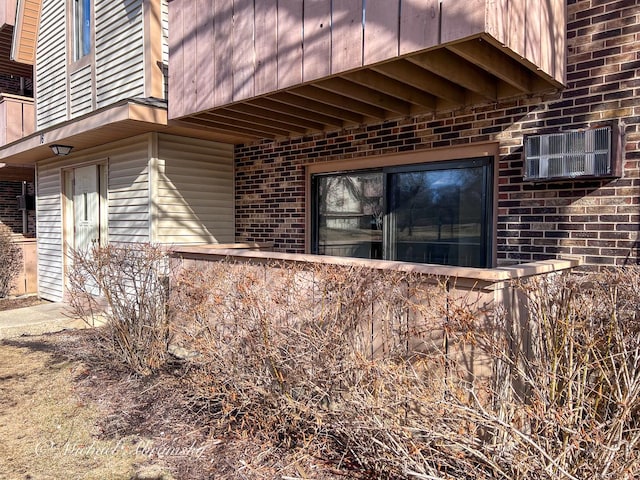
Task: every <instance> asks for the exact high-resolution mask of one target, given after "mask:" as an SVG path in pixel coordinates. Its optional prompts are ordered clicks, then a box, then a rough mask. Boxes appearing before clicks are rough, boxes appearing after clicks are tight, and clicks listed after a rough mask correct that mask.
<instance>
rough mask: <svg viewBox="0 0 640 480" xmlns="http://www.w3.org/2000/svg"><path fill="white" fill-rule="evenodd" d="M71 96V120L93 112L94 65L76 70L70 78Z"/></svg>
mask: <svg viewBox="0 0 640 480" xmlns="http://www.w3.org/2000/svg"><path fill="white" fill-rule="evenodd" d="M69 96H70V99H71V102H70V113H71V118H74V117H79V116H80V115H84V114H85V113H89V112H91V111H92V110H93V98H94V97H93V79H92V65H91V64H89V65H86V66H85V67H83V68H81V69H79V70H76V71H75V72H73V73H72V74H71V75H70V76H69Z"/></svg>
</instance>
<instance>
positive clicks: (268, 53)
mask: <svg viewBox="0 0 640 480" xmlns="http://www.w3.org/2000/svg"><path fill="white" fill-rule="evenodd" d="M276 11H277V0H261V1H260V2H256V3H255V14H256V21H255V42H254V45H255V49H256V52H255V54H256V61H255V62H256V64H255V69H256V72H255V81H254V88H255V94H256V95H262V94H263V93H268V92H273V91H274V90H277V89H278V68H277V66H278V27H277V15H276Z"/></svg>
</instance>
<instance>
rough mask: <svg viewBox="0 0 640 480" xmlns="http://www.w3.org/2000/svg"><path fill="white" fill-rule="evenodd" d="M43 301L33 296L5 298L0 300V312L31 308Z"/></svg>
mask: <svg viewBox="0 0 640 480" xmlns="http://www.w3.org/2000/svg"><path fill="white" fill-rule="evenodd" d="M43 301H44V300H40V299H39V298H38V297H36V296H35V295H23V296H19V297H7V298H0V312H1V311H3V310H12V309H15V308H22V307H31V306H32V305H37V304H39V303H42V302H43Z"/></svg>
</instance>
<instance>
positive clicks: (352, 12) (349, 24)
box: [331, 0, 363, 72]
mask: <svg viewBox="0 0 640 480" xmlns="http://www.w3.org/2000/svg"><path fill="white" fill-rule="evenodd" d="M331 30H332V32H331V37H332V38H331V71H332V72H343V71H346V70H351V69H352V68H357V67H359V66H361V65H362V47H363V37H362V35H363V31H362V0H344V1H342V2H334V4H333V12H331Z"/></svg>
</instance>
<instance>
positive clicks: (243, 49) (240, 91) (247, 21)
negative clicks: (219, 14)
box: [232, 0, 255, 100]
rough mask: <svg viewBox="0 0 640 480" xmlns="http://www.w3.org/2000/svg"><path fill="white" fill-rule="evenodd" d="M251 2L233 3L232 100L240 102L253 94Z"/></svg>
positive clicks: (240, 1) (252, 12)
mask: <svg viewBox="0 0 640 480" xmlns="http://www.w3.org/2000/svg"><path fill="white" fill-rule="evenodd" d="M254 18H255V14H254V11H253V0H235V1H234V2H233V53H232V56H233V99H234V100H242V99H244V98H249V97H252V96H253V94H254V91H255V90H254V85H253V77H254V76H255V65H254V61H255V57H254V53H253V52H254V45H253V38H254V37H253V26H254Z"/></svg>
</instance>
